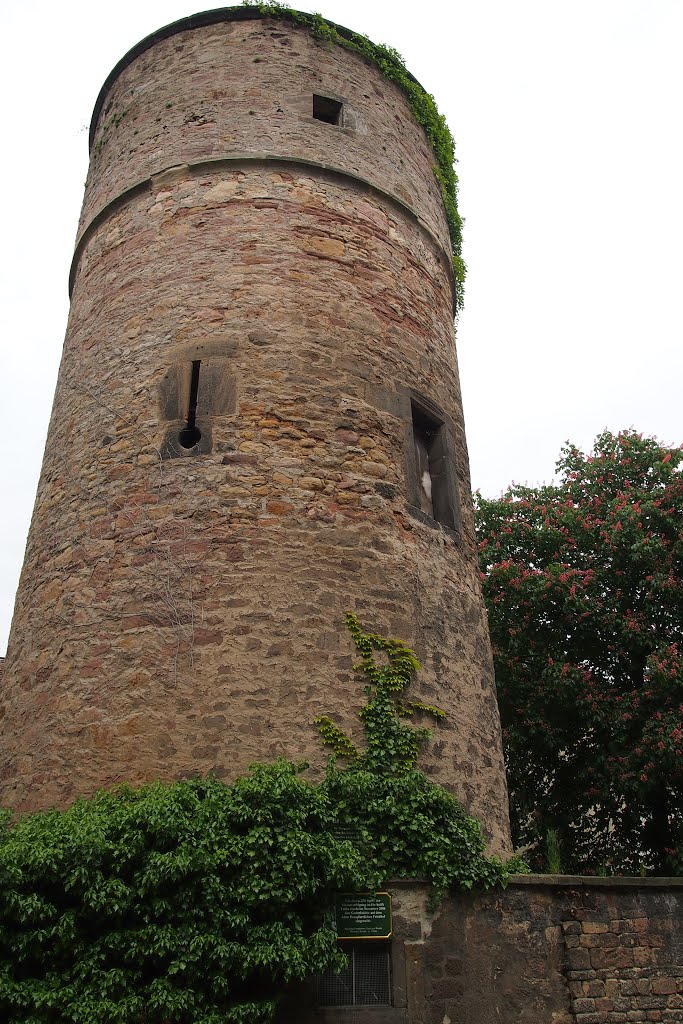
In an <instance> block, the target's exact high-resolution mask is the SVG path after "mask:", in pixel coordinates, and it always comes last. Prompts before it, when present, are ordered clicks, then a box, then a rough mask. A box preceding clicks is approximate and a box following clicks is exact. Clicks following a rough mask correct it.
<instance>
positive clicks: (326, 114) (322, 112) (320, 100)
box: [313, 93, 344, 125]
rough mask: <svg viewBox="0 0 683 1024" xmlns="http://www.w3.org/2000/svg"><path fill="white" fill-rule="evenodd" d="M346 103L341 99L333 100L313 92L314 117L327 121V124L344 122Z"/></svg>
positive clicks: (317, 119)
mask: <svg viewBox="0 0 683 1024" xmlns="http://www.w3.org/2000/svg"><path fill="white" fill-rule="evenodd" d="M343 111H344V104H343V103H340V102H339V100H331V99H329V97H327V96H316V94H315V93H314V94H313V117H314V118H315V119H316V121H325V123H326V124H339V125H341V124H342V123H343V122H342V114H343Z"/></svg>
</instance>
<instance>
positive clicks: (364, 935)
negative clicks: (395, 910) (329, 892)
mask: <svg viewBox="0 0 683 1024" xmlns="http://www.w3.org/2000/svg"><path fill="white" fill-rule="evenodd" d="M334 909H335V916H336V919H337V938H338V939H389V938H391V896H390V895H389V893H388V892H342V893H339V894H338V895H337V898H336V900H335V908H334Z"/></svg>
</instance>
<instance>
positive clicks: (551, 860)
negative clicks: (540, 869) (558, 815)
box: [545, 828, 562, 875]
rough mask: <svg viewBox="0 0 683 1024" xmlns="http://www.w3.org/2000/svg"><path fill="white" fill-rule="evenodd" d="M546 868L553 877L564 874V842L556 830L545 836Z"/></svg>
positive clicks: (550, 829) (549, 831) (550, 830)
mask: <svg viewBox="0 0 683 1024" xmlns="http://www.w3.org/2000/svg"><path fill="white" fill-rule="evenodd" d="M545 867H546V871H548V873H549V874H551V875H561V874H562V840H561V839H560V834H559V832H558V831H557V829H556V828H549V829H548V831H547V832H546V834H545Z"/></svg>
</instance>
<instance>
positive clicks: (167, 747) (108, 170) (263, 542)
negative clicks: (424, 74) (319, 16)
mask: <svg viewBox="0 0 683 1024" xmlns="http://www.w3.org/2000/svg"><path fill="white" fill-rule="evenodd" d="M434 163H435V158H434V154H433V152H432V150H431V147H430V145H429V143H428V141H427V138H426V135H425V133H424V130H423V129H422V128H421V127H420V126H419V125H418V123H417V122H416V121H415V119H414V117H413V115H412V113H411V110H410V107H409V104H408V101H407V99H406V96H405V95H404V93H403V91H402V90H401V89H400V88H399V87H398V86H397V85H395V84H394V83H392V82H391V81H389V80H388V79H387V78H385V77H384V75H383V74H382V73H381V71H380V70H379V69H378V67H377V66H376V65H374V64H373V63H372V62H371V61H369V60H366V59H365V58H363V57H362V56H360V55H358V54H356V53H353V52H350V51H349V50H348V49H346V48H344V47H342V46H339V45H335V44H331V43H329V42H325V41H319V40H317V39H316V38H314V37H313V36H312V35H311V33H310V32H309V31H308V29H307V28H305V27H302V26H300V25H296V24H293V23H292V22H290V21H287V20H281V19H277V20H273V19H272V18H268V17H263V16H262V15H260V14H259V12H258V11H257V10H255V9H249V8H246V9H244V8H240V9H234V10H223V11H212V12H210V13H208V14H206V15H198V16H196V17H193V18H189V19H185V20H183V21H181V22H177V23H176V24H174V25H171V26H169V27H167V28H165V29H162V30H161V31H159V32H157V33H156V34H155V35H153V36H151V37H149V38H147V39H145V40H143V42H141V43H140V44H139V45H138V46H136V47H135V48H134V49H133V50H132V51H131V52H130V53H128V54H127V55H126V56H125V57H124V58H123V60H122V61H121V62H120V63H119V64H118V65H117V67H116V68H115V69H114V71H113V72H112V73H111V74H110V76H109V78H108V79H107V81H106V83H105V85H104V87H103V89H102V92H101V94H100V96H99V98H98V101H97V104H96V107H95V113H94V116H93V130H92V133H91V162H90V170H89V175H88V181H87V186H86V193H85V200H84V204H83V213H82V217H81V222H80V226H79V231H78V238H77V243H76V251H75V256H74V261H73V267H72V273H71V288H72V304H71V312H70V318H69V323H68V328H67V334H66V340H65V345H64V354H63V359H62V364H61V369H60V373H59V380H58V384H57V391H56V395H55V402H54V408H53V413H52V419H51V424H50V430H49V435H48V441H47V446H46V451H45V458H44V463H43V470H42V475H41V479H40V484H39V488H38V495H37V500H36V506H35V512H34V516H33V522H32V526H31V531H30V535H29V540H28V546H27V551H26V559H25V564H24V569H23V574H22V577H21V582H20V586H19V590H18V595H17V602H16V608H15V616H14V622H13V627H12V633H11V636H10V642H9V648H8V654H7V660H6V665H5V671H4V679H3V683H2V690H1V692H0V723H1V724H0V803H2V804H4V805H8V806H12V807H15V808H16V809H18V810H31V809H36V808H40V807H45V806H49V805H53V804H60V805H61V804H65V803H67V802H68V801H70V800H71V799H73V798H74V797H75V796H76V795H78V794H88V793H91V792H92V791H93V790H95V789H96V788H98V787H101V786H106V785H111V784H113V783H116V782H117V781H119V780H123V779H127V780H131V781H132V782H134V783H139V782H141V781H144V780H149V779H153V778H157V777H161V778H174V777H180V776H185V775H189V774H195V773H199V772H202V773H204V772H215V773H217V774H218V775H219V776H222V777H226V778H231V777H234V776H235V775H236V774H237V773H239V772H240V771H243V770H244V769H245V768H246V767H247V766H248V765H249V763H251V762H253V761H256V760H269V759H273V758H275V757H276V756H278V755H285V756H287V757H290V758H293V759H295V760H299V759H306V760H308V761H310V762H311V766H312V770H313V771H316V770H319V769H320V768H321V766H322V765H323V764H324V762H325V759H326V757H327V752H326V750H325V749H324V748H323V747H322V746H321V744H320V740H319V737H318V735H317V733H316V730H315V729H314V727H313V726H312V719H313V718H314V717H315V716H316V715H319V714H324V713H329V714H331V715H332V717H334V718H335V719H336V720H337V721H338V722H339V724H340V725H342V726H343V727H344V728H346V729H350V730H351V731H352V732H354V733H355V734H358V731H359V730H358V720H357V716H356V710H357V708H358V706H359V704H360V703H361V701H362V693H361V690H360V683H359V681H358V678H357V677H356V676H355V675H354V672H353V668H352V664H353V652H352V645H351V641H350V637H349V635H348V633H347V632H346V630H345V628H344V613H345V612H346V611H347V610H353V611H355V612H356V613H357V615H358V617H359V619H360V620H361V622H362V623H363V625H364V626H365V627H366V628H369V629H372V630H376V631H379V632H382V633H386V634H391V635H397V636H400V637H402V638H403V639H405V640H406V641H407V642H408V643H409V644H410V645H411V646H412V647H414V649H415V650H416V652H417V655H418V657H419V658H420V661H421V662H422V666H423V670H422V673H421V674H420V676H419V679H418V681H417V683H416V686H415V693H416V696H419V697H421V698H422V699H423V700H428V701H429V702H431V703H436V704H439V705H441V706H442V707H444V708H445V709H446V710H447V711H448V713H449V717H448V721H447V723H446V724H445V725H444V726H441V727H439V728H438V732H437V734H436V735H435V738H434V741H433V743H432V744H431V745H430V749H429V750H428V751H427V753H426V754H425V755H424V758H423V762H422V763H423V766H424V767H425V769H426V770H427V771H428V772H430V773H431V774H432V776H433V778H435V779H436V780H438V781H440V782H442V783H444V784H445V785H446V786H448V787H449V788H451V789H452V790H453V791H454V792H455V794H456V795H457V796H458V797H459V798H460V799H461V800H462V801H463V803H464V804H465V806H466V807H467V808H468V810H469V811H470V812H471V813H473V814H476V815H477V816H478V817H479V818H480V819H481V820H482V822H483V824H484V827H485V829H486V830H487V832H488V833H489V834H490V835H491V837H492V839H493V847H494V849H498V850H499V851H502V852H505V851H507V850H508V849H509V833H508V825H507V805H506V790H505V780H504V771H503V762H502V754H501V741H500V728H499V722H498V712H497V707H496V700H495V692H494V682H493V671H492V663H491V656H490V650H489V641H488V633H487V625H486V616H485V612H484V606H483V603H482V598H481V592H480V587H479V579H478V568H477V557H476V547H475V537H474V529H473V516H472V509H471V504H470V494H469V477H468V465H467V453H466V447H465V434H464V427H463V419H462V408H461V400H460V391H459V385H458V375H457V365H456V354H455V346H454V336H453V311H454V288H453V277H452V269H451V262H450V248H451V247H450V241H449V234H448V226H447V221H446V217H445V213H444V208H443V204H442V200H441V194H440V189H439V186H438V184H437V181H436V179H435V176H434V171H433V168H434Z"/></svg>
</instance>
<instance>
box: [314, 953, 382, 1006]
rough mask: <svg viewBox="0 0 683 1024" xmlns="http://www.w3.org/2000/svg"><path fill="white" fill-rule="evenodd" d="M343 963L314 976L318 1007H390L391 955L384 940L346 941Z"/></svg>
mask: <svg viewBox="0 0 683 1024" xmlns="http://www.w3.org/2000/svg"><path fill="white" fill-rule="evenodd" d="M343 952H344V953H345V954H346V958H347V966H346V967H345V968H344V970H342V971H341V973H340V974H335V973H334V971H326V972H325V973H324V974H319V975H318V977H317V979H316V995H317V1003H318V1006H391V954H390V944H389V943H388V942H368V941H366V942H354V943H346V944H345V945H344V949H343Z"/></svg>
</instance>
